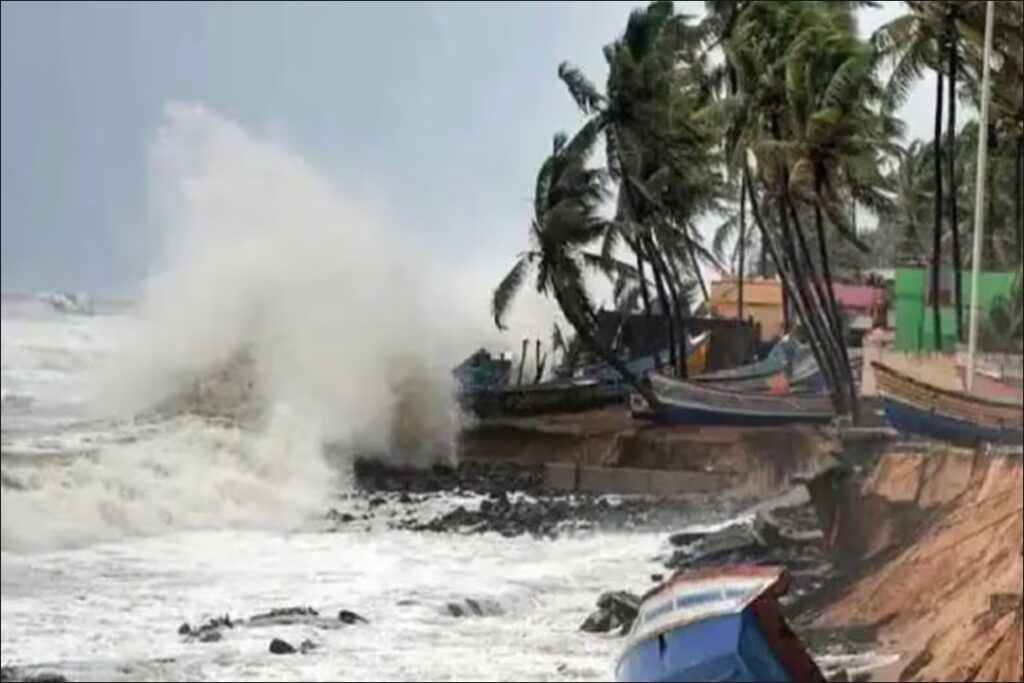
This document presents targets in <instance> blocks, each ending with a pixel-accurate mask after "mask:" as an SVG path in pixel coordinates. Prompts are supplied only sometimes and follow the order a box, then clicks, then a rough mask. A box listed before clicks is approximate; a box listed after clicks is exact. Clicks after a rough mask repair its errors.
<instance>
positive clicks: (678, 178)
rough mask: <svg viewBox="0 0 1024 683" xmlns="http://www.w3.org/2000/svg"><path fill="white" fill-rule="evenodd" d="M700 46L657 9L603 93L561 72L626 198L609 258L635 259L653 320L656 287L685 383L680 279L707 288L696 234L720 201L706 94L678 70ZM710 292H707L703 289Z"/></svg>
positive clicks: (667, 11) (687, 27) (669, 13)
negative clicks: (626, 252)
mask: <svg viewBox="0 0 1024 683" xmlns="http://www.w3.org/2000/svg"><path fill="white" fill-rule="evenodd" d="M699 41H700V33H699V30H698V29H697V27H694V26H692V25H691V24H690V23H689V22H688V20H687V19H686V18H685V17H683V16H681V15H678V14H676V13H675V11H674V9H673V5H672V3H671V2H665V1H658V2H653V3H651V4H650V5H648V6H647V7H646V8H643V9H638V10H635V11H634V12H633V13H632V14H631V15H630V17H629V20H628V22H627V25H626V29H625V31H624V33H623V35H622V36H621V37H620V38H619V39H618V40H616V41H615V42H613V43H612V44H610V45H608V46H606V47H605V50H604V54H605V59H606V61H607V63H608V67H609V75H608V79H607V83H606V88H605V93H601V92H600V91H599V90H598V89H597V87H596V86H595V85H594V84H593V83H592V82H591V81H589V80H588V79H587V78H586V77H585V76H584V75H583V74H582V72H580V70H579V69H577V68H575V67H572V66H570V65H568V64H562V65H561V66H560V67H559V76H560V78H561V79H562V80H563V81H564V83H565V85H566V87H567V88H568V90H569V93H570V94H571V95H572V97H573V99H574V100H575V101H576V103H577V105H578V106H579V107H580V109H581V110H582V111H583V112H584V113H585V114H586V115H588V116H589V117H590V119H589V124H588V125H593V126H595V127H596V128H597V129H599V130H600V131H601V133H602V135H603V140H604V144H605V150H606V162H607V168H608V171H609V175H610V177H611V178H612V179H613V180H614V181H615V183H616V186H617V190H618V198H617V204H616V212H615V220H614V221H613V222H611V223H610V224H609V225H608V231H607V232H606V235H605V244H604V246H603V248H602V254H604V255H605V256H608V255H610V254H613V253H614V251H615V250H616V249H617V248H618V247H619V246H620V245H622V244H625V245H626V247H627V248H628V249H630V250H631V251H632V252H633V255H634V257H635V261H636V271H637V274H638V284H639V290H640V298H641V300H642V302H643V307H644V310H645V311H646V312H647V314H648V316H650V315H651V311H652V300H653V297H652V295H651V291H650V290H651V282H653V285H654V290H655V296H656V297H657V298H658V301H659V303H660V308H661V310H662V311H663V312H664V313H665V314H666V318H667V320H668V336H669V351H670V359H671V362H672V364H673V365H674V366H675V367H676V368H677V370H678V371H679V372H680V374H683V375H685V371H686V364H685V362H684V361H683V359H684V358H685V355H686V350H685V348H684V347H685V340H686V333H685V330H684V329H683V318H684V314H685V313H686V312H687V311H686V308H687V307H686V306H685V302H684V301H683V300H682V297H681V287H680V276H681V275H682V274H685V273H690V274H694V275H696V276H697V277H698V279H700V276H699V273H700V261H701V260H702V259H710V258H712V256H711V254H710V252H709V251H707V250H706V249H705V248H704V247H703V244H701V241H700V238H699V236H698V233H697V231H696V229H695V225H694V224H695V221H696V219H697V217H699V216H700V215H702V214H703V213H704V212H705V211H706V210H707V209H708V207H709V206H712V205H713V204H714V202H715V201H716V198H717V194H718V189H717V184H718V180H717V174H716V173H715V170H714V166H713V165H712V164H711V163H710V162H709V158H710V157H711V155H712V150H713V144H714V143H713V137H712V135H711V133H710V131H708V130H707V129H706V128H705V126H704V125H702V124H704V122H703V121H702V120H701V119H700V116H699V111H700V109H701V106H702V105H703V104H707V102H708V101H709V100H708V94H707V93H706V91H705V90H704V89H703V87H702V85H703V84H702V83H701V82H700V81H699V80H698V79H693V78H688V74H687V71H688V70H687V69H685V68H684V69H681V68H680V66H681V65H683V64H686V63H693V62H694V61H695V60H696V55H697V52H698V46H699ZM648 270H649V271H650V273H651V278H650V279H649V278H648V276H647V272H648ZM701 282H702V281H701ZM702 288H703V290H704V291H705V292H706V291H707V288H706V286H704V285H703V282H702ZM677 347H678V348H679V352H678V353H677Z"/></svg>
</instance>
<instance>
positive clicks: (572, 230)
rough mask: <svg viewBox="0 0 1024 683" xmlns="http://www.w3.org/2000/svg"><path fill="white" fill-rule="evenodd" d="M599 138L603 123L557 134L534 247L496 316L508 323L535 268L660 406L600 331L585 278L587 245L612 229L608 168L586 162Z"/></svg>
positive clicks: (503, 293)
mask: <svg viewBox="0 0 1024 683" xmlns="http://www.w3.org/2000/svg"><path fill="white" fill-rule="evenodd" d="M596 140H597V128H596V126H594V125H592V124H587V125H585V126H584V127H583V129H582V130H580V132H579V133H577V135H576V136H575V137H574V138H573V139H572V140H571V141H570V140H568V139H567V138H566V136H565V135H564V134H561V133H559V134H557V135H555V137H554V142H553V145H552V152H551V155H550V156H549V157H548V158H547V159H546V160H545V161H544V163H543V165H542V166H541V168H540V171H539V172H538V174H537V182H536V188H535V190H534V217H533V220H532V222H531V224H530V242H531V248H530V250H529V251H526V252H524V253H522V254H520V255H519V258H518V259H517V260H516V263H515V264H514V265H513V266H512V269H511V270H510V271H509V272H508V274H507V275H506V276H505V277H504V278H503V279H502V281H501V283H500V284H499V285H498V286H497V288H496V289H495V290H494V295H493V298H492V303H491V308H492V313H493V315H494V322H495V325H497V326H498V328H499V329H503V328H504V326H503V322H502V321H503V318H504V317H505V314H506V313H507V312H508V309H509V307H510V306H511V304H512V301H513V299H514V297H515V295H516V293H517V292H518V291H519V289H520V288H521V287H522V286H523V285H524V283H525V282H526V278H527V276H528V275H529V274H530V273H531V272H533V273H534V274H535V277H536V279H535V282H534V286H535V288H536V290H537V291H538V292H539V293H541V294H543V295H545V296H551V297H552V298H554V299H555V301H556V302H557V304H558V307H559V308H560V309H561V311H562V315H563V316H565V319H566V321H568V323H569V324H570V325H571V326H572V328H573V330H574V331H575V332H576V336H577V338H578V339H579V340H580V341H581V343H582V344H583V345H584V346H586V347H587V348H588V349H589V350H590V351H591V352H592V353H594V354H595V355H597V356H598V357H600V358H601V359H602V360H603V361H604V362H606V363H608V365H610V366H611V367H613V368H615V369H616V370H617V371H618V372H619V373H620V374H621V375H622V377H623V378H624V379H625V380H626V381H628V382H629V383H630V384H632V385H633V386H634V387H635V388H636V389H637V391H638V392H640V393H641V394H642V395H643V396H644V398H646V399H647V400H648V402H650V404H651V405H652V406H655V407H656V406H657V405H658V402H657V399H656V398H655V397H654V396H653V394H651V392H650V391H649V389H648V388H647V387H646V386H645V385H643V384H642V383H641V382H640V379H639V378H638V377H637V376H636V375H635V374H634V373H633V372H632V371H630V369H629V368H628V367H627V366H626V364H625V363H624V362H623V361H622V360H621V359H620V358H619V357H618V355H617V354H615V353H614V352H613V351H612V349H610V348H608V347H607V346H605V345H604V344H603V343H601V342H600V340H598V338H597V334H596V329H597V315H596V313H595V312H594V308H593V305H592V303H591V299H590V295H589V293H588V291H587V287H586V282H585V279H584V272H585V269H586V267H587V265H588V261H592V260H593V258H592V255H588V254H586V253H584V252H583V247H585V246H586V245H589V244H591V243H593V242H594V241H596V240H597V239H598V238H599V237H600V236H601V235H602V234H603V233H604V232H605V231H606V230H607V221H606V220H605V219H604V218H603V217H602V216H601V215H600V213H599V209H600V207H601V204H602V203H603V201H604V200H605V199H606V189H605V177H604V173H603V172H602V171H600V170H598V169H593V168H588V167H587V163H586V162H587V160H588V159H589V157H590V154H591V152H592V151H593V147H594V144H595V142H596Z"/></svg>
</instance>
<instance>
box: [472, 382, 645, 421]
mask: <svg viewBox="0 0 1024 683" xmlns="http://www.w3.org/2000/svg"><path fill="white" fill-rule="evenodd" d="M628 397H629V387H628V385H625V384H622V383H614V384H612V383H603V382H601V383H590V384H566V385H562V384H551V385H543V384H542V385H531V386H524V387H500V388H489V389H482V390H477V391H470V392H463V393H462V394H460V396H459V403H460V404H461V405H462V407H463V409H465V410H468V411H470V412H472V413H474V414H475V415H477V416H478V417H482V418H499V417H528V416H531V415H546V414H554V413H572V412H580V411H584V410H593V409H595V408H603V407H606V406H610V405H616V404H621V403H625V401H626V400H627V398H628Z"/></svg>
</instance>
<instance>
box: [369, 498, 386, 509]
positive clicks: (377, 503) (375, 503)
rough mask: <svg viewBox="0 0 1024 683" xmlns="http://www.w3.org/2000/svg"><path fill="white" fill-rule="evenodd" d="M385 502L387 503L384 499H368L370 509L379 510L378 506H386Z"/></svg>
mask: <svg viewBox="0 0 1024 683" xmlns="http://www.w3.org/2000/svg"><path fill="white" fill-rule="evenodd" d="M387 502H388V501H387V500H386V499H384V498H381V497H379V496H378V497H376V498H371V499H370V508H371V509H372V508H379V507H380V506H382V505H386V504H387Z"/></svg>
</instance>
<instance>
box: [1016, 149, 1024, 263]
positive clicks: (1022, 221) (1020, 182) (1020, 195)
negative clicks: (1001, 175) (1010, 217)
mask: <svg viewBox="0 0 1024 683" xmlns="http://www.w3.org/2000/svg"><path fill="white" fill-rule="evenodd" d="M1016 174H1017V177H1016V181H1017V182H1016V185H1015V188H1014V226H1015V229H1016V240H1015V241H1014V244H1015V245H1016V248H1017V251H1016V253H1017V265H1018V266H1019V265H1021V264H1022V263H1024V136H1020V137H1018V138H1017V163H1016Z"/></svg>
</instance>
